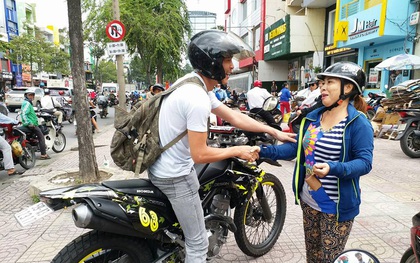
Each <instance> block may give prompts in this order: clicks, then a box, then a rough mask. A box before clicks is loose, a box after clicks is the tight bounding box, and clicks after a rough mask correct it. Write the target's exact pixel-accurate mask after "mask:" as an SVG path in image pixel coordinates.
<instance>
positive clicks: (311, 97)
mask: <svg viewBox="0 0 420 263" xmlns="http://www.w3.org/2000/svg"><path fill="white" fill-rule="evenodd" d="M308 86H309V93H308V95H307V96H306V99H304V100H303V101H302V104H301V106H300V108H299V109H300V110H302V109H305V108H310V107H312V106H313V105H315V103H316V99H317V98H318V97H319V95H321V91H320V89H319V88H318V81H317V80H316V79H311V80H310V81H309V82H308Z"/></svg>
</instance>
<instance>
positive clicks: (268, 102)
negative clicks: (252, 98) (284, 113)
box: [263, 96, 279, 111]
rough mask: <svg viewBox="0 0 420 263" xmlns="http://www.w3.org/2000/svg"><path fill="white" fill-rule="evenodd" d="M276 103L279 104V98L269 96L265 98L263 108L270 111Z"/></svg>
mask: <svg viewBox="0 0 420 263" xmlns="http://www.w3.org/2000/svg"><path fill="white" fill-rule="evenodd" d="M278 104H279V100H278V99H277V97H274V96H270V97H268V98H266V99H265V101H264V104H263V110H265V111H272V110H274V109H275V108H276V107H277V105H278Z"/></svg>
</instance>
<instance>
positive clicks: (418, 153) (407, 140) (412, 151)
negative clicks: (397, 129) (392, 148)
mask: <svg viewBox="0 0 420 263" xmlns="http://www.w3.org/2000/svg"><path fill="white" fill-rule="evenodd" d="M415 130H416V128H414V127H408V128H407V131H406V132H405V134H404V135H403V137H401V139H400V146H401V150H402V151H403V152H404V153H405V154H406V155H407V156H409V157H411V158H420V138H417V137H416V136H415V135H414V131H415Z"/></svg>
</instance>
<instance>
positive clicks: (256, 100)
mask: <svg viewBox="0 0 420 263" xmlns="http://www.w3.org/2000/svg"><path fill="white" fill-rule="evenodd" d="M269 97H271V94H270V93H268V91H267V90H266V89H264V88H263V87H262V82H261V80H256V81H254V87H253V88H252V89H251V90H250V91H248V94H247V99H248V106H249V111H250V112H252V113H256V114H258V115H260V116H261V118H263V119H264V121H265V122H266V123H267V124H268V125H270V126H271V127H276V126H277V128H278V127H280V126H279V125H278V124H277V123H276V121H275V120H274V117H273V115H271V113H269V112H267V111H265V110H264V109H263V104H264V101H265V100H266V99H267V98H269Z"/></svg>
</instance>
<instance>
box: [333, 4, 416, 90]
mask: <svg viewBox="0 0 420 263" xmlns="http://www.w3.org/2000/svg"><path fill="white" fill-rule="evenodd" d="M416 5H417V3H415V1H410V0H358V1H354V0H353V1H350V0H341V1H340V0H339V1H337V9H336V13H335V21H334V30H335V31H334V32H335V34H334V41H333V42H334V44H333V46H335V47H336V48H338V49H342V48H344V49H357V50H358V52H357V61H356V62H357V64H359V65H360V66H362V67H363V69H364V70H365V72H366V74H367V85H366V89H365V93H368V92H374V93H378V92H381V93H387V91H388V88H390V87H392V86H393V85H394V83H395V81H396V77H397V76H398V75H400V74H401V75H402V76H399V78H401V81H404V80H408V79H410V78H412V77H413V72H412V70H410V69H406V70H402V71H395V70H392V71H389V70H383V71H378V70H375V66H376V65H378V64H379V63H380V62H382V61H383V60H385V59H387V58H389V57H392V56H395V55H399V54H404V53H407V54H413V53H414V44H415V40H414V39H415V37H416V35H417V34H416V25H414V24H413V25H410V17H411V15H412V14H413V13H414V12H415V10H416V7H417V6H416Z"/></svg>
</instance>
